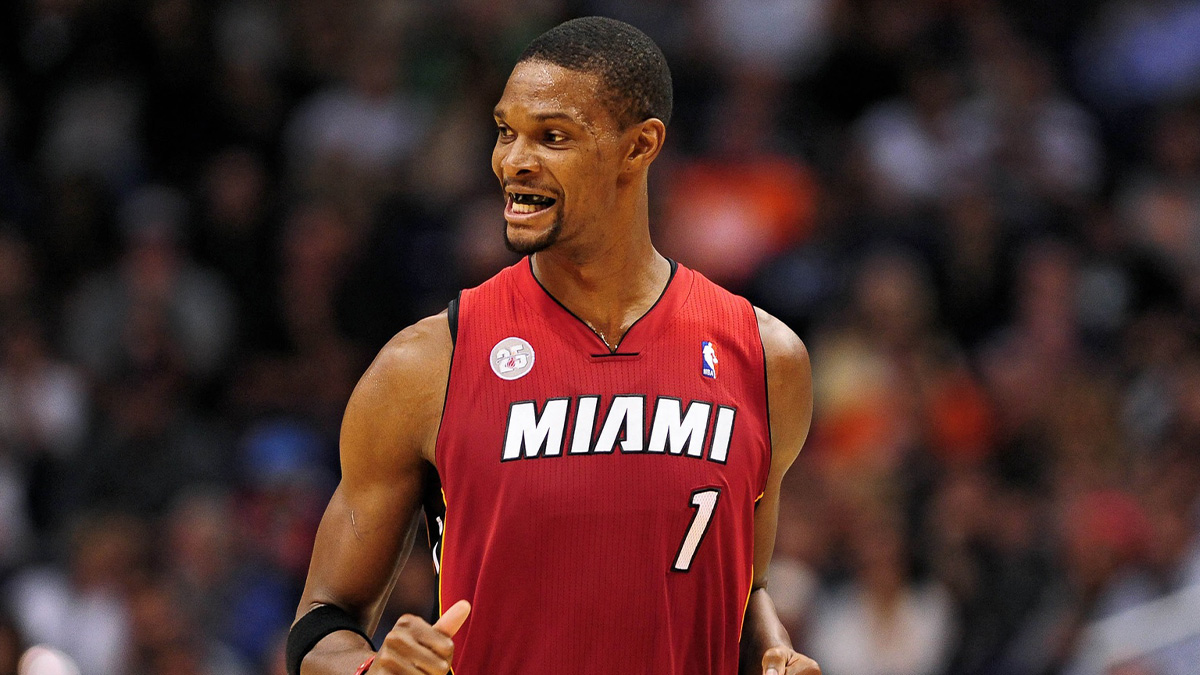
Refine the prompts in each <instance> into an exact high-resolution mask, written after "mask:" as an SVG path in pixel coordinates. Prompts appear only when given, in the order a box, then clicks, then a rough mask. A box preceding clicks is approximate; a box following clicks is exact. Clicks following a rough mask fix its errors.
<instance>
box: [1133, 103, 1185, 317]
mask: <svg viewBox="0 0 1200 675" xmlns="http://www.w3.org/2000/svg"><path fill="white" fill-rule="evenodd" d="M1149 145H1150V147H1149V155H1150V156H1149V158H1148V159H1149V161H1148V162H1147V164H1146V165H1145V166H1143V167H1140V168H1139V169H1138V170H1137V171H1136V172H1135V173H1134V174H1133V175H1131V176H1129V177H1128V178H1127V179H1126V181H1125V183H1124V185H1123V188H1122V190H1121V195H1120V197H1119V198H1118V205H1119V207H1120V212H1121V216H1122V221H1123V224H1124V225H1125V226H1126V227H1127V228H1129V230H1130V231H1131V236H1132V238H1133V241H1134V242H1136V243H1137V244H1138V245H1140V246H1141V247H1144V248H1145V249H1146V250H1147V251H1149V252H1150V253H1152V254H1153V255H1154V256H1156V257H1158V258H1160V259H1162V260H1163V261H1164V262H1166V263H1167V264H1168V265H1170V266H1171V268H1172V269H1175V270H1177V271H1179V272H1181V273H1185V274H1188V275H1189V276H1194V274H1195V272H1196V270H1197V269H1200V112H1197V111H1196V110H1194V109H1190V108H1172V109H1168V110H1167V111H1166V112H1165V113H1164V114H1162V115H1161V116H1160V117H1159V119H1158V121H1157V124H1155V125H1154V131H1153V134H1152V137H1151V141H1150V144H1149ZM1189 291H1190V295H1192V297H1196V294H1197V289H1195V288H1192V289H1189Z"/></svg>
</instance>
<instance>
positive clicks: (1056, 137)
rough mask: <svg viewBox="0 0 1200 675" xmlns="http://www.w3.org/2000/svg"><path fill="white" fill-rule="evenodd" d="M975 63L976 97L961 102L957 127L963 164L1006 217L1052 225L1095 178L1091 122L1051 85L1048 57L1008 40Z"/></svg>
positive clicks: (1079, 201)
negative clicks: (992, 192)
mask: <svg viewBox="0 0 1200 675" xmlns="http://www.w3.org/2000/svg"><path fill="white" fill-rule="evenodd" d="M991 52H992V53H990V54H988V62H986V63H984V64H982V65H981V68H980V71H981V73H982V77H983V78H984V82H983V87H982V89H981V92H982V94H981V95H979V96H977V97H975V98H973V99H972V100H970V101H968V102H966V103H964V104H963V106H962V108H961V110H960V112H959V113H958V117H959V121H958V124H959V125H961V127H960V131H959V132H958V133H959V134H960V136H961V139H962V142H963V148H962V151H963V152H964V153H965V155H966V157H965V158H964V161H965V162H966V166H965V167H964V168H966V169H967V170H968V171H969V172H970V174H972V175H976V176H980V177H986V179H987V180H988V181H989V182H990V183H991V184H993V185H994V186H995V189H996V191H997V194H998V196H999V198H1000V202H999V203H1000V205H1001V208H1002V209H1003V211H1004V213H1005V215H1006V217H1007V219H1008V220H1010V221H1012V222H1014V223H1016V224H1019V225H1022V226H1025V227H1027V228H1032V229H1041V230H1044V229H1048V227H1051V226H1057V225H1058V222H1057V221H1056V220H1055V217H1056V216H1059V217H1061V210H1062V209H1067V208H1078V207H1080V206H1081V205H1083V204H1084V203H1085V201H1084V200H1085V199H1086V198H1087V197H1088V196H1089V195H1090V194H1091V193H1092V192H1094V191H1095V190H1096V189H1097V188H1098V187H1099V183H1100V178H1101V171H1102V169H1103V165H1102V160H1103V157H1102V156H1101V150H1100V145H1099V141H1098V139H1097V136H1096V134H1097V124H1096V123H1095V121H1094V120H1093V119H1092V117H1091V116H1090V115H1089V114H1088V113H1087V112H1086V111H1085V110H1084V109H1083V108H1082V107H1081V106H1079V105H1078V104H1076V103H1075V102H1073V101H1072V100H1070V99H1069V98H1068V97H1067V96H1066V95H1065V94H1064V93H1063V92H1062V91H1061V90H1059V88H1058V87H1057V86H1056V85H1055V78H1054V72H1053V64H1052V62H1051V61H1050V59H1049V57H1048V56H1047V55H1045V54H1042V53H1039V52H1038V51H1037V50H1034V49H1032V48H1030V47H1028V46H1026V45H1022V44H1020V43H1019V42H1017V41H1016V40H1015V39H1014V40H1010V41H1003V40H1002V41H1001V46H998V47H997V48H994V49H993V50H991Z"/></svg>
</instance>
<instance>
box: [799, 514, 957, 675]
mask: <svg viewBox="0 0 1200 675" xmlns="http://www.w3.org/2000/svg"><path fill="white" fill-rule="evenodd" d="M891 517H894V516H889V515H885V514H882V513H879V514H865V517H864V518H863V519H862V521H861V522H860V523H858V524H857V525H856V527H855V531H854V533H853V535H852V536H853V538H854V539H853V541H852V542H851V548H852V557H853V567H854V580H853V581H852V582H851V584H850V585H849V586H848V587H847V588H844V589H841V590H839V591H837V592H835V593H834V594H832V595H831V596H830V597H827V598H823V599H822V600H821V601H819V603H818V607H819V610H818V612H817V615H816V616H815V617H814V619H813V628H812V638H811V643H810V644H811V645H812V656H813V658H815V659H817V662H818V663H820V664H821V672H823V673H829V675H843V674H845V675H851V674H854V675H884V674H887V675H922V674H924V675H932V674H934V673H938V672H941V669H942V668H943V667H944V666H945V663H946V660H947V657H948V655H949V650H950V648H951V646H952V644H953V639H954V631H953V629H952V628H951V623H950V619H951V616H950V602H949V596H948V595H947V594H946V592H945V590H944V589H942V588H940V587H939V586H938V585H937V584H935V583H927V584H916V583H914V582H913V581H912V580H911V578H910V575H909V572H908V562H907V558H906V551H905V549H904V543H903V542H904V540H903V535H902V533H901V531H900V530H899V529H898V526H897V524H896V523H891V522H887V519H889V518H891Z"/></svg>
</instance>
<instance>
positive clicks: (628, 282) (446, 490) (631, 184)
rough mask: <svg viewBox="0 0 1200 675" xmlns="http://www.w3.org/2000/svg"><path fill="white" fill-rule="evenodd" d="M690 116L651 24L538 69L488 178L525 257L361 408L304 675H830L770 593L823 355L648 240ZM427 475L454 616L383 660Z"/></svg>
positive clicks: (311, 615) (329, 529)
mask: <svg viewBox="0 0 1200 675" xmlns="http://www.w3.org/2000/svg"><path fill="white" fill-rule="evenodd" d="M670 115H671V79H670V73H669V71H668V70H667V66H666V62H665V60H664V59H663V56H662V53H661V52H660V51H659V50H658V48H657V46H655V45H654V43H653V42H652V41H651V40H650V39H649V38H648V37H646V36H645V35H643V34H642V33H641V32H639V31H637V30H636V29H634V28H633V27H631V26H628V25H626V24H623V23H620V22H617V21H612V20H608V19H598V18H587V19H578V20H575V21H570V22H567V23H565V24H562V25H560V26H558V27H557V28H554V29H552V30H550V31H548V32H547V33H545V34H543V35H542V36H540V37H539V38H537V39H536V40H535V41H534V42H533V43H532V44H531V45H530V46H529V47H528V48H527V49H526V51H525V53H524V54H523V55H522V57H521V58H520V60H519V62H518V63H517V65H516V67H515V68H514V69H513V71H512V74H511V76H510V77H509V80H508V83H507V85H506V87H505V90H504V94H503V96H502V97H501V99H500V101H499V103H498V104H497V106H496V109H495V119H496V127H497V139H496V146H495V150H494V151H493V154H492V168H493V170H494V171H495V173H496V177H497V178H498V179H499V180H500V185H501V188H502V189H503V192H504V195H505V207H504V219H505V237H506V240H507V242H508V245H509V247H510V248H512V249H513V250H514V251H517V252H521V253H524V254H527V255H528V257H526V258H525V259H523V260H522V261H521V262H519V263H518V264H516V265H514V266H513V267H510V268H508V269H506V270H504V271H502V272H500V273H499V274H498V275H497V276H495V277H493V278H492V279H491V280H489V281H487V282H485V283H484V284H483V285H481V286H479V287H477V288H474V289H470V290H467V291H464V292H463V293H462V294H460V296H459V298H458V300H456V301H455V302H454V303H452V304H451V306H450V308H449V309H448V310H447V311H446V312H443V313H441V314H439V315H437V316H434V317H431V318H428V319H425V320H422V321H420V322H418V323H417V324H415V325H413V326H411V327H409V328H407V329H405V330H404V331H402V332H401V333H400V334H399V335H397V336H396V337H395V338H394V339H393V340H392V341H391V342H390V343H388V345H387V346H386V347H384V348H383V350H382V351H381V352H380V354H379V356H378V357H377V358H376V359H375V362H374V363H373V364H371V367H370V368H369V369H368V370H367V372H366V374H365V375H363V378H362V380H361V381H360V382H359V384H358V386H357V388H356V389H355V391H354V394H353V395H352V396H351V398H350V402H349V404H348V405H347V408H346V414H345V419H344V421H343V426H342V435H341V453H342V454H341V456H342V481H341V484H340V485H339V487H338V489H337V491H336V492H335V494H334V495H333V498H332V499H331V501H330V504H329V507H328V509H327V511H326V512H325V516H324V518H323V520H322V521H321V526H320V529H319V531H318V533H317V540H316V545H315V547H314V551H313V558H312V566H311V568H310V571H309V576H308V583H307V585H306V588H305V590H304V594H303V597H302V599H301V602H300V607H299V611H298V616H299V617H300V618H299V619H298V621H297V623H296V624H295V625H294V626H293V629H292V633H291V635H290V637H289V663H290V668H291V669H292V672H293V673H296V672H297V671H299V672H301V673H303V675H355V674H356V673H359V674H361V673H369V674H370V675H382V674H385V673H386V674H389V675H395V674H399V673H406V674H407V673H425V674H441V673H446V672H447V671H448V670H449V669H450V668H451V666H453V671H454V672H455V673H456V674H457V675H484V674H488V675H493V674H496V675H550V674H556V675H557V674H563V673H572V674H581V673H582V674H585V675H639V674H647V675H649V674H654V675H684V674H686V675H731V674H733V673H737V672H739V657H740V661H741V671H740V672H744V673H756V674H766V675H814V674H816V673H819V672H820V671H819V669H818V668H817V665H816V664H815V663H814V662H813V661H812V660H810V659H808V658H807V657H805V656H802V655H800V654H798V653H796V652H795V651H793V649H792V647H791V644H790V642H789V638H788V635H787V633H786V631H785V630H784V629H783V626H782V625H781V624H780V622H779V619H778V618H777V616H776V614H775V609H774V605H773V604H772V602H771V599H770V597H769V596H768V595H767V592H766V590H765V583H766V578H767V577H766V574H767V566H768V563H769V562H770V558H771V551H772V548H773V546H774V538H775V529H776V519H777V515H778V509H779V489H780V482H781V480H782V478H783V474H784V472H785V471H786V470H787V469H788V467H789V465H790V464H791V463H792V460H793V459H794V458H795V457H796V455H797V453H798V452H799V451H800V446H801V445H802V444H803V442H804V439H805V436H806V435H807V433H808V428H809V418H810V416H811V406H812V395H811V384H810V382H811V375H810V370H809V363H808V356H807V353H806V351H805V349H804V346H803V344H801V342H800V340H799V339H798V338H797V337H796V335H795V334H794V333H792V331H791V330H789V329H788V328H786V327H785V326H784V325H783V324H782V323H780V322H779V321H777V320H776V319H774V318H772V317H770V316H768V315H767V314H765V313H764V312H762V311H760V310H757V309H755V308H753V307H751V305H750V304H749V303H748V302H746V301H745V300H743V299H741V298H738V297H736V296H733V295H731V294H729V293H728V292H726V291H724V290H722V289H720V288H718V287H717V286H715V285H714V284H713V283H711V282H709V281H708V280H707V279H705V278H704V277H702V276H701V275H700V274H698V273H696V272H693V271H691V270H689V269H687V268H685V267H684V266H682V265H678V264H676V263H674V262H672V261H670V260H668V259H666V258H664V257H663V256H661V255H659V253H658V252H657V251H656V250H655V249H654V247H653V245H652V244H651V241H650V235H649V223H648V220H649V217H648V209H647V172H648V170H649V168H650V165H651V163H652V162H653V161H654V159H655V157H657V156H658V153H659V151H660V150H661V149H662V147H663V141H664V139H665V134H666V125H667V122H668V121H669V119H670ZM729 179H730V180H737V176H736V175H730V177H729ZM431 478H433V479H435V480H440V487H441V489H440V491H439V490H437V489H435V490H433V494H435V495H436V500H434V502H433V503H432V504H425V505H424V506H425V509H426V517H427V519H428V521H429V527H430V532H431V533H432V534H433V535H435V536H437V537H438V539H437V541H436V542H435V546H434V552H435V555H436V556H437V559H438V560H437V564H438V565H439V566H440V567H439V571H440V578H439V583H440V589H439V590H440V604H441V610H442V612H443V613H442V614H441V618H440V619H438V620H437V622H436V623H434V624H433V625H432V626H431V625H429V624H428V623H426V622H425V621H423V620H421V619H419V618H416V617H413V616H405V617H402V618H401V619H400V620H399V621H398V622H397V623H396V624H395V626H394V627H393V628H392V629H391V631H390V632H389V633H388V634H387V637H386V638H385V639H384V641H383V644H382V646H381V647H380V648H379V650H378V651H377V652H376V651H375V650H374V648H373V647H372V646H371V645H370V643H369V641H368V640H367V639H365V637H366V635H367V634H368V633H370V632H372V631H374V629H375V626H376V624H377V622H378V621H379V617H380V613H381V611H382V607H383V604H384V602H385V600H386V598H387V597H388V594H389V592H390V591H391V588H392V585H393V583H394V581H395V578H396V575H397V573H398V570H399V569H400V566H401V565H402V564H403V559H404V557H405V555H406V553H407V551H408V547H409V544H410V543H411V538H410V537H411V536H412V533H413V528H412V527H411V526H410V523H415V517H414V514H415V513H416V512H417V511H418V510H419V509H420V508H421V506H422V504H421V498H422V494H423V492H428V490H426V489H425V488H424V486H426V485H427V484H428V482H429V480H430V479H431Z"/></svg>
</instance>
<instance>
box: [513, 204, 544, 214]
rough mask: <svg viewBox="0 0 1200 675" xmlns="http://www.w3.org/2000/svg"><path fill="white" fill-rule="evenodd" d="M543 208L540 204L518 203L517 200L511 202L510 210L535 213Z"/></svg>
mask: <svg viewBox="0 0 1200 675" xmlns="http://www.w3.org/2000/svg"><path fill="white" fill-rule="evenodd" d="M543 208H544V207H543V206H542V205H541V204H519V203H517V202H513V205H512V212H513V213H536V212H538V211H541V210H542V209H543Z"/></svg>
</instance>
